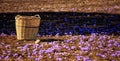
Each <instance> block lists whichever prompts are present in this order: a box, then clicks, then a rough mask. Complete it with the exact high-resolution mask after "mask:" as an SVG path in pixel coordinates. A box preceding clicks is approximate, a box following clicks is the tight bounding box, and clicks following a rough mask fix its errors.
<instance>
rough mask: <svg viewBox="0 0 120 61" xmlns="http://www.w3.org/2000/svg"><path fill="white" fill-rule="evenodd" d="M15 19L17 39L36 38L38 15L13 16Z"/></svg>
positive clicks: (38, 22)
mask: <svg viewBox="0 0 120 61" xmlns="http://www.w3.org/2000/svg"><path fill="white" fill-rule="evenodd" d="M15 20H16V33H17V39H18V40H34V39H36V36H37V33H38V30H39V24H40V16H39V15H35V16H20V15H17V16H16V17H15Z"/></svg>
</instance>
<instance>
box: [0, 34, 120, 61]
mask: <svg viewBox="0 0 120 61" xmlns="http://www.w3.org/2000/svg"><path fill="white" fill-rule="evenodd" d="M37 38H38V39H39V40H41V41H40V42H39V43H38V44H35V41H34V40H33V41H28V40H23V41H18V40H17V39H16V35H14V34H11V35H7V34H4V33H1V35H0V61H2V60H3V61H4V60H5V61H7V60H8V61H9V60H11V61H13V60H15V61H28V60H29V61H119V60H120V36H118V35H105V34H97V33H91V34H89V35H72V34H69V35H67V34H65V35H63V36H60V35H59V34H56V35H55V36H52V35H46V36H40V35H38V37H37Z"/></svg>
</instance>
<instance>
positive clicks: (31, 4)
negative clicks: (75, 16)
mask: <svg viewBox="0 0 120 61" xmlns="http://www.w3.org/2000/svg"><path fill="white" fill-rule="evenodd" d="M6 12H100V13H116V14H119V13H120V0H34V1H33V0H0V13H6Z"/></svg>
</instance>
